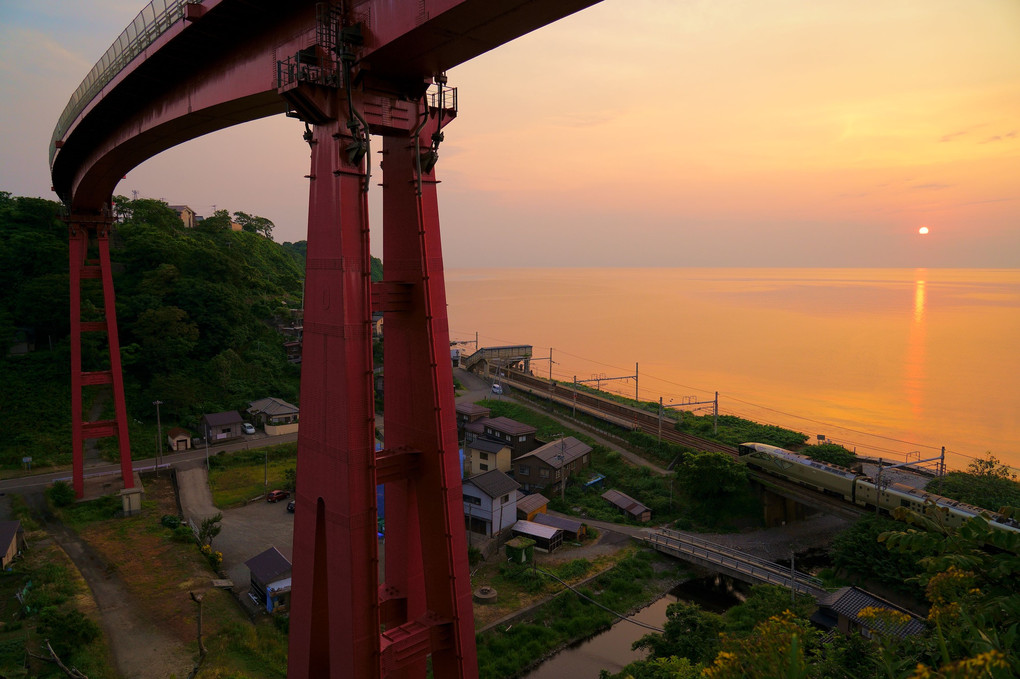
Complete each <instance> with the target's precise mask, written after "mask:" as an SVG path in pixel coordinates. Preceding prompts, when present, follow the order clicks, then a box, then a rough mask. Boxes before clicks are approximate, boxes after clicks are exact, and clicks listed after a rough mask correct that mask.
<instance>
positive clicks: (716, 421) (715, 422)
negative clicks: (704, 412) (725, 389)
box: [712, 391, 719, 434]
mask: <svg viewBox="0 0 1020 679" xmlns="http://www.w3.org/2000/svg"><path fill="white" fill-rule="evenodd" d="M712 433H713V434H718V433H719V392H718V391H717V392H715V419H714V420H713V421H712Z"/></svg>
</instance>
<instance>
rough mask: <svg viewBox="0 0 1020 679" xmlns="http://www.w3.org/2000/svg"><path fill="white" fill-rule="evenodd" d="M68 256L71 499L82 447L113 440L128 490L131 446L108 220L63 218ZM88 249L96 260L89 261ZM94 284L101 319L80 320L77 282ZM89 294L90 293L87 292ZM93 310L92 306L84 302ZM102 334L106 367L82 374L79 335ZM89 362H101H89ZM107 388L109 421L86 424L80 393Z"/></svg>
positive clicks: (80, 478) (81, 476) (81, 478)
mask: <svg viewBox="0 0 1020 679" xmlns="http://www.w3.org/2000/svg"><path fill="white" fill-rule="evenodd" d="M66 221H67V224H68V237H69V246H70V247H69V251H70V294H71V300H70V301H71V338H70V339H71V450H72V475H71V476H72V481H73V484H74V493H75V497H77V498H79V499H80V498H82V497H83V496H84V494H85V441H86V440H88V439H97V438H104V437H107V436H116V437H117V442H118V447H119V451H120V472H121V476H122V477H123V480H124V488H133V487H134V475H133V468H132V465H131V444H130V441H129V438H128V428H127V406H126V404H125V400H124V377H123V375H122V373H121V363H120V341H119V339H118V337H117V312H116V305H115V299H114V293H113V274H112V272H111V269H110V227H111V224H112V219H111V217H110V215H109V212H108V211H105V214H99V215H92V214H76V213H72V214H71V216H70V217H68V218H67V220H66ZM90 244H92V245H93V247H94V248H95V249H94V251H93V254H94V255H97V256H98V259H89V251H90ZM85 280H98V281H99V282H100V284H101V286H102V309H101V313H102V318H101V319H97V318H89V319H87V320H82V281H85ZM90 292H91V291H90ZM89 301H90V302H92V303H93V306H95V302H97V301H98V300H95V299H90V300H89ZM86 332H96V333H106V340H107V341H106V345H107V352H108V361H109V362H108V364H107V365H106V366H105V367H101V368H98V369H92V370H84V369H83V367H82V362H83V357H82V333H86ZM89 358H90V359H91V360H93V361H98V360H101V359H100V358H98V357H95V356H89ZM100 385H109V386H110V388H111V389H112V392H113V394H112V395H113V412H114V418H113V419H112V420H102V421H95V422H90V421H88V420H87V415H86V413H84V412H83V407H84V398H83V394H82V390H83V389H84V388H85V387H92V386H100Z"/></svg>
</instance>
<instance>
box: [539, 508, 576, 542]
mask: <svg viewBox="0 0 1020 679" xmlns="http://www.w3.org/2000/svg"><path fill="white" fill-rule="evenodd" d="M534 522H535V523H540V524H542V525H543V526H552V527H553V528H559V529H560V530H561V531H563V537H565V538H566V539H568V540H580V539H581V538H583V537H584V534H585V532H586V529H585V525H584V524H583V523H581V522H580V521H575V520H574V519H568V518H567V517H565V516H554V515H553V514H538V515H536V516H535V518H534Z"/></svg>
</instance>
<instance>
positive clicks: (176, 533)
mask: <svg viewBox="0 0 1020 679" xmlns="http://www.w3.org/2000/svg"><path fill="white" fill-rule="evenodd" d="M173 539H174V541H175V542H194V540H195V533H194V531H192V530H191V527H190V526H188V524H186V523H182V524H181V525H179V526H177V527H176V528H174V529H173Z"/></svg>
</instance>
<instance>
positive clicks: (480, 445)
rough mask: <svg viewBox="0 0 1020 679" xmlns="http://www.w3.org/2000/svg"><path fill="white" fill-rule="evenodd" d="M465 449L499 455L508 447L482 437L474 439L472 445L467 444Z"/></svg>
mask: <svg viewBox="0 0 1020 679" xmlns="http://www.w3.org/2000/svg"><path fill="white" fill-rule="evenodd" d="M464 447H465V448H472V449H474V450H480V451H482V452H483V453H498V452H499V451H501V450H505V449H506V448H507V445H506V444H505V443H500V442H499V441H493V440H492V439H489V438H485V437H484V436H482V437H480V438H476V439H473V440H472V441H471V442H470V443H465V444H464Z"/></svg>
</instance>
